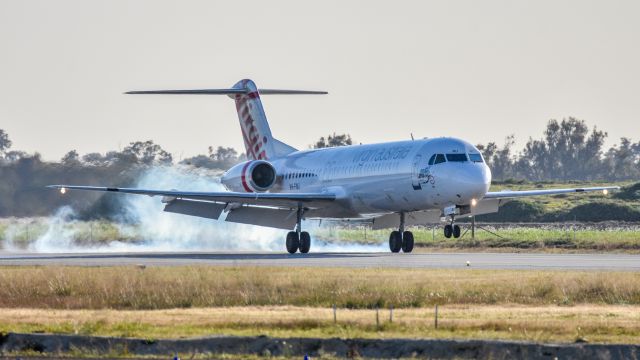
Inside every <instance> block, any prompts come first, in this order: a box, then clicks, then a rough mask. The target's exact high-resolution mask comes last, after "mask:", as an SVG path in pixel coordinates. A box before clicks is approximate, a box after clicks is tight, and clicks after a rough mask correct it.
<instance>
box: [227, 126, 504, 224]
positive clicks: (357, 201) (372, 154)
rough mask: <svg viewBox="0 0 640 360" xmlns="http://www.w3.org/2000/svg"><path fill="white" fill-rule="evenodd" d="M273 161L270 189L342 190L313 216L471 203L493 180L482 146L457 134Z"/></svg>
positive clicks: (307, 153)
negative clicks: (274, 173) (336, 199)
mask: <svg viewBox="0 0 640 360" xmlns="http://www.w3.org/2000/svg"><path fill="white" fill-rule="evenodd" d="M472 157H473V160H472ZM436 158H438V162H436ZM474 160H475V161H474ZM271 164H272V165H273V166H274V168H275V169H276V174H277V178H276V183H275V184H274V186H273V187H272V188H271V189H269V192H272V193H283V192H284V193H296V192H299V193H317V192H330V193H334V194H338V201H336V203H335V205H334V206H330V207H326V208H323V209H319V210H311V211H309V213H308V214H307V216H309V217H331V218H357V217H369V216H375V215H378V214H383V213H391V212H412V211H419V210H427V209H443V208H445V207H447V206H453V205H469V204H470V203H471V202H472V200H473V199H475V200H480V199H481V198H482V197H483V196H484V194H485V193H486V192H487V191H488V189H489V185H490V183H491V172H490V170H489V168H488V166H487V165H486V164H485V163H484V161H483V159H482V157H481V155H480V152H479V151H478V149H477V148H476V147H475V146H473V145H471V144H470V143H468V142H465V141H463V140H459V139H455V138H434V139H422V140H410V141H398V142H388V143H380V144H369V145H351V146H343V147H333V148H324V149H313V150H304V151H296V152H293V153H291V154H288V155H287V156H285V157H282V158H278V159H274V160H272V161H271ZM224 182H225V181H224V177H223V183H224Z"/></svg>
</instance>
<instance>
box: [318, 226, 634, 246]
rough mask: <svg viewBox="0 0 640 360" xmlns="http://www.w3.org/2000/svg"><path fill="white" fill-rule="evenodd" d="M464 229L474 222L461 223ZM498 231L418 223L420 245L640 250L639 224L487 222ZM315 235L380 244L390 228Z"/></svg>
mask: <svg viewBox="0 0 640 360" xmlns="http://www.w3.org/2000/svg"><path fill="white" fill-rule="evenodd" d="M461 226H462V228H463V229H462V232H463V233H464V232H465V231H466V230H467V229H469V227H470V225H469V224H465V223H461ZM482 226H483V227H486V228H487V229H489V230H490V231H491V232H493V233H495V234H497V235H494V234H492V233H489V232H487V231H484V230H482V229H476V234H475V238H474V239H471V231H470V230H469V231H468V232H467V233H466V234H464V236H463V237H462V238H460V239H455V238H449V239H447V238H445V237H444V234H443V232H442V228H441V226H440V225H437V226H433V227H429V228H425V227H414V228H411V229H410V230H411V231H412V232H413V234H414V237H415V242H416V246H417V247H425V248H434V249H442V248H449V249H464V250H473V249H499V248H508V249H524V250H526V249H538V250H550V251H554V250H593V251H640V232H639V231H638V230H637V229H636V228H635V227H630V228H618V229H615V228H610V229H589V228H587V229H575V230H574V229H573V227H572V225H571V224H567V225H566V226H565V227H564V228H562V227H557V228H553V227H544V228H540V227H537V228H536V227H530V226H526V225H522V226H521V225H514V226H509V227H498V228H496V227H494V226H492V225H487V224H483V225H482ZM314 236H315V237H316V238H318V239H320V240H323V241H328V242H353V243H359V244H377V243H385V242H386V241H388V237H389V231H388V230H375V231H374V230H370V229H367V230H365V229H364V228H321V229H319V230H317V231H315V232H314Z"/></svg>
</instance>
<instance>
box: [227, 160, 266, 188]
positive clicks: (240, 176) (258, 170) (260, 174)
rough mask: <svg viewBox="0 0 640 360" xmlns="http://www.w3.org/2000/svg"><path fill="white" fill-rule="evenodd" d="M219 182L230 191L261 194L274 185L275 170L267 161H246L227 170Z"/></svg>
mask: <svg viewBox="0 0 640 360" xmlns="http://www.w3.org/2000/svg"><path fill="white" fill-rule="evenodd" d="M220 181H221V182H222V184H223V185H224V186H225V187H226V188H227V189H229V190H231V191H239V192H263V191H267V190H269V189H271V187H273V185H274V184H275V183H276V169H275V168H274V167H273V165H271V163H269V162H268V161H264V160H252V161H247V162H244V163H240V164H238V165H236V166H234V167H232V168H231V169H229V170H228V171H227V172H226V173H225V174H224V175H223V176H222V179H221V180H220Z"/></svg>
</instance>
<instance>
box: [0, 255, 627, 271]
mask: <svg viewBox="0 0 640 360" xmlns="http://www.w3.org/2000/svg"><path fill="white" fill-rule="evenodd" d="M467 261H469V264H470V266H469V267H470V268H472V269H531V270H543V269H565V270H621V271H640V255H625V254H516V253H413V254H402V253H400V254H391V253H384V252H381V253H309V254H305V255H302V254H294V255H289V254H283V253H276V252H134V253H66V254H42V253H39V254H34V253H8V252H1V251H0V265H80V266H118V265H147V266H179V265H219V266H220V265H227V266H311V267H356V268H376V267H385V268H391V267H401V268H467Z"/></svg>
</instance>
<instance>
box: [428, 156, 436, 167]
mask: <svg viewBox="0 0 640 360" xmlns="http://www.w3.org/2000/svg"><path fill="white" fill-rule="evenodd" d="M434 161H436V154H433V155H431V158H430V159H429V165H433V162H434Z"/></svg>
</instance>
